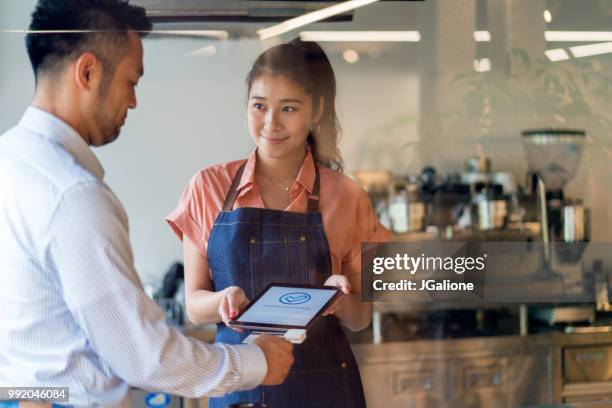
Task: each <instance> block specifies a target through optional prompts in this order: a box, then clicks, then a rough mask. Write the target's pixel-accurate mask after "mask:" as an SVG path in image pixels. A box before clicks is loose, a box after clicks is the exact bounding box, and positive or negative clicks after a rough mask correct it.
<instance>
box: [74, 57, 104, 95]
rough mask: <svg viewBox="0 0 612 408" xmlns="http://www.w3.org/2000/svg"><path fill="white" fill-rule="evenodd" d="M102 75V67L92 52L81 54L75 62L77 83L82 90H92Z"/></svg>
mask: <svg viewBox="0 0 612 408" xmlns="http://www.w3.org/2000/svg"><path fill="white" fill-rule="evenodd" d="M101 75H102V66H101V64H100V61H99V60H98V58H97V57H96V56H95V55H94V54H92V53H91V52H86V53H83V54H81V56H80V57H79V58H78V59H77V60H76V62H75V70H74V76H75V78H74V79H75V82H76V84H77V86H78V87H79V88H80V89H83V90H92V89H93V88H94V87H95V84H96V83H97V82H98V81H99V80H100V76H101Z"/></svg>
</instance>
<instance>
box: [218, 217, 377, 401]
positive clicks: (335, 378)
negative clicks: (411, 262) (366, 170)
mask: <svg viewBox="0 0 612 408" xmlns="http://www.w3.org/2000/svg"><path fill="white" fill-rule="evenodd" d="M208 262H209V265H210V268H211V273H212V278H213V286H214V290H215V291H219V290H223V289H224V288H226V287H228V286H239V287H241V288H242V289H243V290H244V291H245V293H246V295H247V296H248V297H249V299H253V297H254V296H256V295H257V294H258V293H259V292H261V291H262V290H263V289H264V288H265V287H266V286H267V285H268V284H269V283H272V282H282V283H297V284H313V285H315V284H317V285H321V284H323V282H324V281H325V279H327V278H328V277H329V276H330V275H331V257H330V253H329V245H328V243H327V238H326V236H325V231H324V229H323V221H322V218H321V214H320V213H294V212H287V211H277V210H268V209H260V208H239V209H236V210H233V211H227V212H221V213H220V214H219V216H218V217H217V219H216V221H215V224H214V226H213V229H212V231H211V235H210V239H209V241H208ZM248 334H249V333H248V332H244V333H238V332H236V331H234V330H232V329H230V328H228V327H226V326H225V325H224V324H219V325H217V336H216V341H217V342H221V343H229V344H239V343H241V342H242V340H243V339H244V338H245V337H246V336H247V335H248ZM294 354H295V360H296V361H295V364H294V366H293V368H292V370H291V372H290V373H289V376H288V377H287V380H286V381H285V382H284V383H283V384H282V385H279V386H274V387H269V386H260V387H257V388H255V389H253V390H250V391H245V392H234V393H231V394H229V395H227V396H225V397H222V398H211V400H210V402H209V406H210V407H211V408H225V407H226V406H227V405H228V404H232V403H237V402H247V401H248V402H253V401H258V402H264V403H265V404H266V405H267V406H268V407H270V408H280V407H292V408H305V407H317V408H322V407H330V408H332V407H333V408H336V407H347V408H348V407H351V408H353V407H355V408H359V407H365V398H364V394H363V387H362V384H361V378H360V376H359V369H358V367H357V363H356V362H355V358H354V357H353V354H352V352H351V349H350V346H349V343H348V341H347V339H346V336H345V335H344V332H343V331H342V328H341V327H340V324H339V322H338V319H337V318H336V317H334V316H328V317H324V318H321V319H319V320H318V321H317V323H315V324H314V325H313V326H312V327H311V328H309V330H308V337H307V340H306V341H305V342H304V343H303V344H299V345H296V346H295V348H294Z"/></svg>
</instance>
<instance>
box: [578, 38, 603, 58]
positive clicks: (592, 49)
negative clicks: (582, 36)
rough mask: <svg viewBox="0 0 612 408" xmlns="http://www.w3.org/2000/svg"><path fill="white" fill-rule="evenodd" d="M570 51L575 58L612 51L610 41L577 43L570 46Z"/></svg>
mask: <svg viewBox="0 0 612 408" xmlns="http://www.w3.org/2000/svg"><path fill="white" fill-rule="evenodd" d="M570 51H571V52H572V55H573V56H574V57H576V58H581V57H590V56H593V55H601V54H608V53H611V52H612V42H605V43H599V44H588V45H577V46H575V47H570Z"/></svg>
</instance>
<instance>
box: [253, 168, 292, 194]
mask: <svg viewBox="0 0 612 408" xmlns="http://www.w3.org/2000/svg"><path fill="white" fill-rule="evenodd" d="M260 174H261V175H262V176H264V177H265V178H267V179H268V180H270V181H271V182H273V183H274V184H276V185H277V186H279V187H280V188H282V189H283V190H285V191H289V188H290V187H291V184H293V181H292V182H291V184H290V185H289V186H287V187H285V185H283V184H282V183H281V182H279V181H277V180H274V179H273V178H272V177H270V176H268V175H267V174H264V173H263V172H261V173H260Z"/></svg>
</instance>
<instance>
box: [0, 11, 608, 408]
mask: <svg viewBox="0 0 612 408" xmlns="http://www.w3.org/2000/svg"><path fill="white" fill-rule="evenodd" d="M131 3H134V4H138V5H142V6H144V7H146V8H147V11H148V13H149V15H150V16H151V17H152V18H153V19H154V32H153V33H152V34H151V35H149V36H148V37H147V38H145V40H144V66H145V75H144V77H143V78H142V80H141V81H140V83H139V85H138V88H137V97H138V107H137V109H135V110H133V111H131V112H130V113H129V118H128V120H127V123H126V125H125V127H124V128H123V130H122V135H121V137H120V138H119V140H118V141H116V142H115V143H113V144H111V145H109V146H106V147H103V148H97V149H95V154H96V155H97V156H98V157H99V159H100V161H101V162H102V164H103V166H104V168H105V170H106V176H105V181H106V182H107V183H108V184H109V185H110V186H111V187H112V188H113V190H114V191H115V192H116V193H117V195H118V197H119V199H120V200H121V201H122V202H123V204H124V206H125V209H126V211H127V214H128V216H129V219H130V236H131V240H132V244H133V249H134V256H135V262H136V267H137V269H138V271H139V274H140V277H141V280H142V281H143V284H144V286H145V288H146V290H147V292H148V293H149V295H150V296H152V297H154V298H155V299H156V300H157V301H158V303H159V304H160V305H161V306H162V307H163V308H164V309H165V310H166V311H167V316H168V319H169V321H171V322H172V323H173V324H176V325H177V326H179V327H180V328H181V329H182V330H185V331H187V332H189V333H192V334H193V335H194V336H199V337H200V338H204V339H208V340H210V341H212V338H213V337H212V334H213V333H214V326H213V327H208V326H206V327H194V326H193V325H192V324H190V323H189V322H188V320H187V318H186V317H185V315H184V293H183V289H182V281H181V279H182V278H181V273H182V270H181V265H180V264H179V262H180V261H181V259H182V255H181V246H180V243H179V242H178V241H177V240H176V238H175V236H174V234H172V232H171V231H170V229H169V228H168V226H167V225H166V223H165V222H164V217H165V216H166V215H167V214H168V213H169V212H170V211H171V210H172V209H173V208H174V206H175V205H176V201H177V199H178V197H179V196H180V194H181V192H182V189H183V188H184V186H185V184H186V183H187V181H188V180H189V178H190V177H191V176H192V175H193V174H194V173H195V172H196V171H197V170H199V169H201V168H203V167H206V166H209V165H212V164H216V163H222V162H227V161H230V160H236V159H238V158H246V157H247V156H248V155H249V153H250V152H251V150H252V149H253V144H252V141H251V139H250V137H249V135H248V131H247V127H246V123H245V119H244V118H245V99H246V89H245V76H246V74H247V72H248V70H249V67H250V66H251V64H252V63H253V61H254V59H255V58H256V57H257V55H259V53H261V52H262V51H263V50H264V49H266V48H268V47H270V46H272V45H276V44H279V43H282V42H286V41H289V40H291V39H293V38H295V37H298V36H299V37H301V38H302V39H304V40H309V39H310V40H316V41H318V42H319V43H320V44H321V45H322V46H323V48H324V49H325V51H326V52H327V53H328V55H329V57H330V60H331V63H332V65H333V68H334V71H335V74H336V78H337V85H338V91H337V93H338V96H337V109H338V112H339V120H340V123H341V125H342V139H341V143H340V150H341V152H342V155H343V158H344V161H345V173H347V174H348V175H350V176H351V177H353V178H354V179H355V180H356V181H357V182H359V183H360V184H361V185H362V186H363V188H364V189H365V190H366V191H367V192H368V194H369V196H370V198H371V200H372V205H373V207H374V209H375V210H376V212H377V215H378V217H379V219H380V220H381V222H382V223H383V224H384V225H385V226H387V227H388V228H389V229H390V230H391V232H392V237H391V241H393V242H402V243H423V242H474V241H476V242H487V243H500V242H502V243H503V242H506V243H507V242H511V243H518V244H520V245H522V244H526V243H530V244H531V243H533V244H534V247H535V248H539V249H541V251H540V252H538V257H539V258H538V259H539V262H536V263H535V264H533V265H531V266H530V267H527V266H525V267H523V268H516V269H514V270H508V271H507V275H508V276H504V279H505V280H504V282H505V285H506V286H504V288H507V287H510V288H511V289H509V290H510V291H512V290H515V291H517V293H518V295H521V294H523V295H524V294H525V293H533V292H542V293H546V294H549V295H551V296H550V297H547V298H538V297H537V296H533V297H528V296H523V297H521V296H518V297H517V299H518V300H517V301H504V302H495V301H494V299H492V300H490V301H487V302H478V303H470V302H448V303H445V302H429V303H427V302H411V301H409V300H408V299H407V298H406V297H404V301H395V302H382V301H381V302H375V303H374V305H373V316H372V324H371V325H370V327H369V328H367V329H366V330H364V331H362V332H357V333H352V332H351V333H348V335H349V338H350V340H351V342H352V347H353V351H354V353H355V356H356V358H357V361H358V364H359V367H360V371H361V376H362V380H363V383H364V388H365V393H366V399H367V402H368V406H370V407H385V408H386V407H427V408H428V407H449V408H450V407H453V408H467V407H470V408H475V407H506V408H515V407H544V406H546V407H552V406H559V407H560V406H568V407H569V406H571V407H596V406H597V407H600V406H612V308H611V307H610V295H612V257H611V255H610V254H609V253H610V252H612V251H610V250H609V248H610V246H609V245H610V244H609V243H610V242H612V229H611V228H610V225H611V223H612V207H611V206H610V205H609V203H610V202H611V201H612V173H611V172H610V171H609V169H610V168H611V163H612V109H611V108H612V104H611V103H610V100H611V97H612V0H583V1H577V0H423V1H401V0H400V1H376V2H373V1H370V2H363V3H364V4H363V5H360V6H359V7H356V8H352V9H349V10H347V11H344V12H342V13H340V14H336V15H333V16H330V17H327V19H326V20H323V21H315V22H312V23H309V24H306V25H303V26H300V27H295V28H292V29H291V30H289V31H287V32H281V33H272V34H270V35H267V34H266V33H267V32H265V31H261V30H262V29H265V28H268V27H272V26H274V25H275V24H278V23H279V22H282V21H284V20H288V19H290V18H292V17H296V16H299V15H303V14H306V13H309V12H312V11H314V10H318V9H323V8H325V7H329V6H332V5H335V4H338V3H340V2H333V1H295V2H291V1H260V0H250V1H235V0H225V1H214V0H202V1H195V0H192V1H188V0H183V1H180V0H169V1H161V0H160V1H156V0H132V1H131ZM347 3H350V2H347ZM365 3H369V4H365ZM34 4H35V1H34V0H27V1H24V0H4V1H2V3H1V4H0V61H2V64H0V89H1V90H2V92H0V106H2V109H1V110H0V126H1V127H2V129H3V130H4V129H7V128H9V127H10V126H12V125H13V124H14V123H16V122H17V121H18V120H19V118H20V117H21V115H22V114H23V110H24V108H25V107H26V106H27V105H28V104H29V103H30V101H31V97H32V94H33V89H34V81H33V77H32V75H31V71H30V68H29V63H28V60H27V55H26V53H25V49H24V46H23V40H24V35H25V34H24V30H25V29H26V28H27V24H28V21H29V14H30V13H31V11H32V10H33V6H34ZM556 244H559V246H556ZM565 244H567V245H571V248H572V251H573V252H572V253H569V254H568V253H561V252H562V251H561V252H559V251H557V250H556V249H557V248H561V247H562V245H565ZM543 269H545V271H544V272H542V270H543ZM538 274H540V275H538ZM543 275H546V276H544V278H543V279H542V280H541V281H539V282H536V280H535V279H532V277H533V276H543ZM512 282H514V283H516V284H517V285H516V286H512ZM560 282H561V284H560ZM512 288H514V289H512ZM530 288H531V289H530ZM534 288H535V289H534ZM532 289H533V290H532ZM504 290H506V289H504ZM530 291H531V292H530ZM558 291H562V293H560V292H558ZM506 293H507V292H506ZM556 295H558V296H557V297H555V296H556ZM510 297H511V296H510ZM553 298H554V299H556V300H555V301H554V302H553V301H546V299H553ZM559 299H562V301H559ZM134 395H135V397H134V398H135V399H137V398H138V394H137V393H135V394H134ZM173 403H175V404H177V406H178V404H187V403H189V404H195V403H196V401H183V400H180V399H178V398H175V401H173ZM199 403H200V406H204V404H205V401H204V400H201V401H199ZM140 404H141V403H140Z"/></svg>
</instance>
